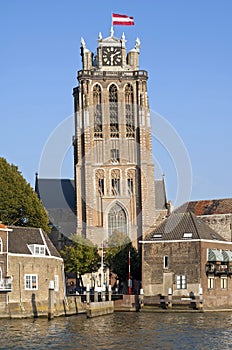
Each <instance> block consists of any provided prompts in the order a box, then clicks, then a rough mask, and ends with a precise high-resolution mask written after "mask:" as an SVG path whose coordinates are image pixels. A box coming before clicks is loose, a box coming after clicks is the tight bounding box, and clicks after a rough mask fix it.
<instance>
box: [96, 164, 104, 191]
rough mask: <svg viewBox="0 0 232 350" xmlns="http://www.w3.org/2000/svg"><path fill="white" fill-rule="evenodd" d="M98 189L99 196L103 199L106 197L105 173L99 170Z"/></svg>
mask: <svg viewBox="0 0 232 350" xmlns="http://www.w3.org/2000/svg"><path fill="white" fill-rule="evenodd" d="M96 189H97V195H98V196H100V197H102V196H104V171H103V170H97V172H96Z"/></svg>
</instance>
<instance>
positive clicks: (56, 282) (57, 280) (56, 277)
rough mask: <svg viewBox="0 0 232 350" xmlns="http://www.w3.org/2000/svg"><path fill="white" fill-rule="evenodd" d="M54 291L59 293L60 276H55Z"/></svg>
mask: <svg viewBox="0 0 232 350" xmlns="http://www.w3.org/2000/svg"><path fill="white" fill-rule="evenodd" d="M54 290H55V292H58V291H59V276H58V275H55V276H54Z"/></svg>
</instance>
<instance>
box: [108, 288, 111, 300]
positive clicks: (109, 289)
mask: <svg viewBox="0 0 232 350" xmlns="http://www.w3.org/2000/svg"><path fill="white" fill-rule="evenodd" d="M108 291H109V301H111V299H112V289H111V284H109V287H108Z"/></svg>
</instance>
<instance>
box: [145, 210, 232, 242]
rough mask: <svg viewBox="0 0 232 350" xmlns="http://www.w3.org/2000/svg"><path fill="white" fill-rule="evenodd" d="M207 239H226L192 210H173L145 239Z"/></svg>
mask: <svg viewBox="0 0 232 350" xmlns="http://www.w3.org/2000/svg"><path fill="white" fill-rule="evenodd" d="M184 234H185V237H184ZM189 239H207V240H217V241H226V240H225V239H224V238H222V237H221V236H220V235H219V234H218V233H217V232H215V231H214V230H213V229H211V227H209V226H208V225H207V224H205V223H204V222H203V221H202V220H201V219H199V218H197V217H196V216H195V215H194V214H193V213H192V212H190V211H187V212H178V211H175V212H173V213H172V214H171V215H170V216H169V217H168V218H167V219H165V220H164V221H163V222H162V223H161V224H160V225H159V226H158V227H157V228H156V229H155V230H154V231H152V232H151V233H149V234H148V235H147V237H146V238H145V240H148V241H163V240H165V241H166V240H182V241H183V240H189Z"/></svg>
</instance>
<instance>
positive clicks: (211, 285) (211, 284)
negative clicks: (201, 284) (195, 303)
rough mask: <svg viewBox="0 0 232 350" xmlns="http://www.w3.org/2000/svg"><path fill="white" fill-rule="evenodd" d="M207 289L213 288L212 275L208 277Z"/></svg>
mask: <svg viewBox="0 0 232 350" xmlns="http://www.w3.org/2000/svg"><path fill="white" fill-rule="evenodd" d="M208 289H214V277H208Z"/></svg>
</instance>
